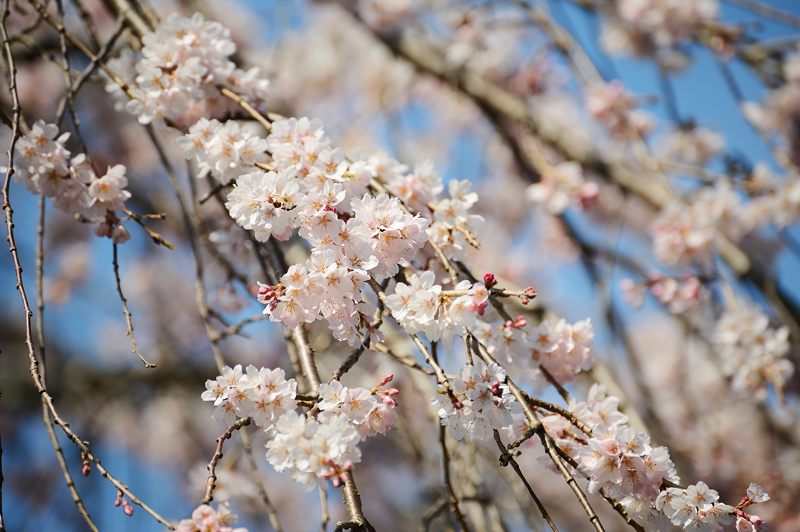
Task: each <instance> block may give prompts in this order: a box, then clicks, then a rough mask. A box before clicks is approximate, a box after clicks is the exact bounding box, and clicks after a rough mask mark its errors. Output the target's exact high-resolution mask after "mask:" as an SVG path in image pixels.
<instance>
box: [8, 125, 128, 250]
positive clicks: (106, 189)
mask: <svg viewBox="0 0 800 532" xmlns="http://www.w3.org/2000/svg"><path fill="white" fill-rule="evenodd" d="M68 138H69V133H64V134H62V135H59V132H58V126H56V125H55V124H46V123H45V122H43V121H42V120H37V121H36V123H34V124H33V127H32V128H31V130H30V131H29V132H28V133H27V134H25V135H23V136H21V137H20V138H19V140H18V141H17V144H16V148H15V154H16V157H17V159H16V161H15V165H16V172H15V174H14V177H15V179H16V180H17V182H21V183H22V184H24V185H25V187H26V188H27V189H28V190H30V191H31V192H33V193H34V194H42V195H43V196H45V197H48V198H55V205H56V207H58V208H59V209H61V210H63V211H66V212H68V213H70V214H74V215H80V216H82V217H84V218H87V219H102V221H101V222H100V224H99V225H98V227H97V230H96V233H97V235H98V236H106V237H109V238H112V239H113V240H114V242H115V243H117V244H120V243H122V242H125V241H127V240H128V239H129V238H130V234H129V233H128V230H127V229H125V227H124V226H123V225H122V224H121V223H119V219H118V218H117V217H116V215H115V214H114V213H115V211H121V210H123V209H125V201H126V200H127V199H128V198H130V197H131V194H130V192H128V191H127V190H126V187H127V186H128V179H127V178H126V177H125V166H123V165H121V164H117V165H115V166H112V167H109V168H108V170H107V171H106V173H105V174H103V175H102V176H98V175H97V174H96V173H95V171H94V169H93V168H92V165H91V164H90V162H89V159H88V158H87V157H86V155H85V154H83V153H81V154H79V155H77V156H75V157H72V154H71V153H70V151H69V150H68V149H67V148H66V146H65V145H64V144H65V143H66V141H67V139H68Z"/></svg>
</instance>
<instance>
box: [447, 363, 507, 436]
mask: <svg viewBox="0 0 800 532" xmlns="http://www.w3.org/2000/svg"><path fill="white" fill-rule="evenodd" d="M505 378H506V373H505V370H503V369H502V368H501V367H500V366H498V365H496V364H492V365H489V366H485V367H479V366H472V365H467V366H464V368H463V369H462V370H461V375H460V377H459V378H454V379H451V380H450V386H451V389H450V390H449V391H448V390H441V391H440V393H439V395H437V396H436V397H434V399H433V401H432V404H433V405H434V407H435V408H436V411H437V414H438V416H439V418H440V419H441V423H442V425H443V426H445V427H449V428H450V431H451V434H452V435H453V437H454V438H456V439H458V440H460V439H462V438H464V436H467V437H468V438H469V439H474V440H485V439H489V438H491V437H492V431H493V430H495V429H498V430H499V429H502V428H505V427H508V426H510V425H511V424H512V423H513V416H514V415H515V414H518V413H519V412H521V408H520V406H519V403H517V402H516V401H515V400H514V396H513V395H512V394H511V391H510V390H509V389H508V386H507V385H506V384H505Z"/></svg>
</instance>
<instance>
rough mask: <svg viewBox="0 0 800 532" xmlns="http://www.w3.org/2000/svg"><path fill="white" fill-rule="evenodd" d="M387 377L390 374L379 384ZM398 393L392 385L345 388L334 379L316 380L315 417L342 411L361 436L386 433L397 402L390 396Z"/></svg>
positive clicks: (392, 420)
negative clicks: (316, 405) (385, 387)
mask: <svg viewBox="0 0 800 532" xmlns="http://www.w3.org/2000/svg"><path fill="white" fill-rule="evenodd" d="M391 379H392V376H391V375H389V376H388V377H387V378H386V379H384V380H383V381H382V382H381V384H380V385H379V386H383V385H384V384H386V383H388V382H389V381H390V380H391ZM398 393H399V392H398V390H397V389H396V388H389V389H387V390H378V387H376V388H374V389H372V390H368V389H367V388H348V387H347V386H344V385H342V383H341V382H339V381H337V380H333V381H331V382H329V383H324V384H320V386H319V398H320V401H319V403H318V407H319V410H320V414H319V416H318V418H319V419H320V420H325V419H327V418H328V417H331V416H334V417H336V416H340V415H343V416H344V417H345V418H346V419H347V420H348V421H349V422H350V423H351V424H352V425H353V426H354V427H355V428H356V430H357V431H358V434H359V436H360V437H361V439H362V440H363V439H365V438H367V437H369V436H375V435H377V434H386V432H387V431H388V430H389V429H390V428H391V427H392V425H394V422H395V419H397V414H396V413H395V412H394V407H395V406H396V405H397V402H396V401H395V399H394V396H395V395H397V394H398Z"/></svg>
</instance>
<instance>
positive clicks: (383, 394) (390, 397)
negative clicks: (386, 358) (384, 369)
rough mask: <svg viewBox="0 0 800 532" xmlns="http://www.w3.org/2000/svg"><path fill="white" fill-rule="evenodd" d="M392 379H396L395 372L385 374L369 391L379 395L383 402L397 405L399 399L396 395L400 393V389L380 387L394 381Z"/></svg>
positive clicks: (392, 405) (388, 404)
mask: <svg viewBox="0 0 800 532" xmlns="http://www.w3.org/2000/svg"><path fill="white" fill-rule="evenodd" d="M392 379H394V373H390V374H388V375H387V376H385V377H384V378H383V380H382V381H381V382H379V383H378V385H377V386H373V387H372V388H370V390H369V391H370V393H372V395H377V396H378V398H379V399H380V400H381V401H382V402H383V404H385V405H387V406H391V407H395V406H397V400H396V399H395V398H394V396H395V395H398V394H400V390H398V389H397V388H387V389H385V390H381V389H380V388H381V387H382V386H386V385H387V384H389V383H390V382H392Z"/></svg>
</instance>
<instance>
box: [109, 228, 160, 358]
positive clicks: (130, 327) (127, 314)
mask: <svg viewBox="0 0 800 532" xmlns="http://www.w3.org/2000/svg"><path fill="white" fill-rule="evenodd" d="M112 249H113V252H112V257H113V258H112V264H113V266H114V281H115V282H116V284H117V294H118V295H119V300H120V302H121V303H122V313H123V314H124V315H125V325H126V326H127V327H128V338H129V339H130V342H131V352H132V353H133V354H134V355H136V356H137V357H139V360H141V361H142V364H144V367H146V368H154V367H156V365H155V364H153V363H152V362H148V361H147V360H145V358H144V357H143V356H142V354H141V353H140V352H139V346H138V344H137V343H136V336H134V334H133V315H132V314H131V311H130V309H128V300H127V299H126V298H125V294H124V293H123V292H122V280H121V279H120V276H119V259H118V257H117V243H116V242H114V243H113V244H112Z"/></svg>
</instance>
